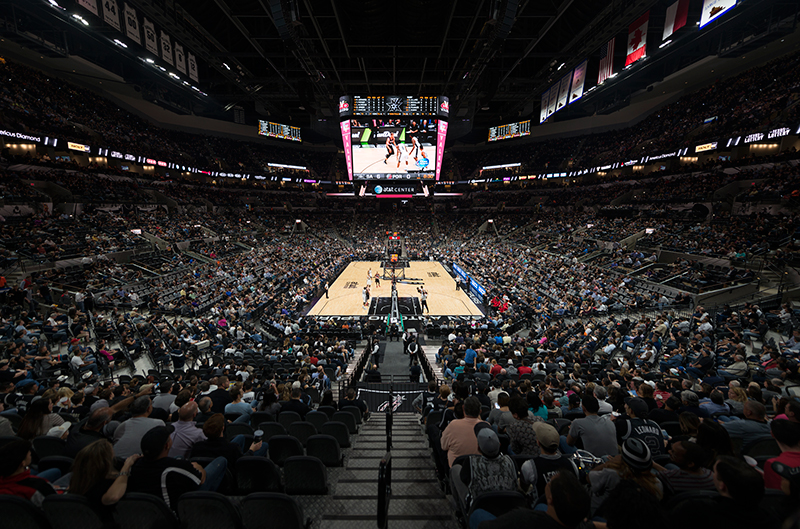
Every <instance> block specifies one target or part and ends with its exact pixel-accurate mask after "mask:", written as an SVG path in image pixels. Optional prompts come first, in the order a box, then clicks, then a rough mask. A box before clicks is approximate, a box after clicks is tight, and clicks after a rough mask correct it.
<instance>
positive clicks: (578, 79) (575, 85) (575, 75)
mask: <svg viewBox="0 0 800 529" xmlns="http://www.w3.org/2000/svg"><path fill="white" fill-rule="evenodd" d="M588 63H589V61H588V60H585V61H583V62H582V63H580V64H579V65H578V66H577V67H576V68H575V70H574V71H573V72H572V90H570V96H569V102H570V104H572V103H574V102H575V101H577V100H578V99H580V98H582V97H583V83H584V81H585V80H586V65H587V64H588Z"/></svg>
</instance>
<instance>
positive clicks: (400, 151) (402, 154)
mask: <svg viewBox="0 0 800 529" xmlns="http://www.w3.org/2000/svg"><path fill="white" fill-rule="evenodd" d="M413 148H414V147H413V146H412V145H408V146H406V145H398V147H397V168H398V169H400V163H401V162H406V165H408V156H409V155H408V153H409V151H410V150H412V149H413Z"/></svg>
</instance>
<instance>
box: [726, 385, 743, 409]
mask: <svg viewBox="0 0 800 529" xmlns="http://www.w3.org/2000/svg"><path fill="white" fill-rule="evenodd" d="M745 402H747V392H746V391H745V390H744V389H742V388H739V387H736V388H729V389H728V398H727V399H726V400H725V404H727V405H729V406H730V407H731V409H732V410H733V413H744V403H745Z"/></svg>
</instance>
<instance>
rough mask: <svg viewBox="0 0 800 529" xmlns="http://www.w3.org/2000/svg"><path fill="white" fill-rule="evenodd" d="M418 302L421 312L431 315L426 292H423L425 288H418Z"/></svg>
mask: <svg viewBox="0 0 800 529" xmlns="http://www.w3.org/2000/svg"><path fill="white" fill-rule="evenodd" d="M419 300H420V303H421V304H422V312H425V311H426V310H427V311H428V314H430V313H431V309H429V308H428V291H427V290H425V287H419Z"/></svg>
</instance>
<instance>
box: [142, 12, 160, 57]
mask: <svg viewBox="0 0 800 529" xmlns="http://www.w3.org/2000/svg"><path fill="white" fill-rule="evenodd" d="M142 25H143V26H144V47H145V48H147V51H149V52H150V53H152V54H153V55H155V56H156V57H158V43H157V42H156V27H155V26H154V25H153V23H152V22H150V21H149V20H147V18H145V19H144V21H143V22H142Z"/></svg>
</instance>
